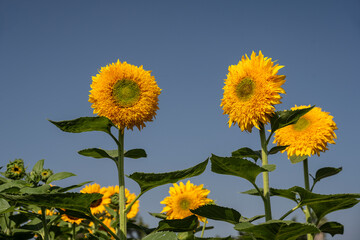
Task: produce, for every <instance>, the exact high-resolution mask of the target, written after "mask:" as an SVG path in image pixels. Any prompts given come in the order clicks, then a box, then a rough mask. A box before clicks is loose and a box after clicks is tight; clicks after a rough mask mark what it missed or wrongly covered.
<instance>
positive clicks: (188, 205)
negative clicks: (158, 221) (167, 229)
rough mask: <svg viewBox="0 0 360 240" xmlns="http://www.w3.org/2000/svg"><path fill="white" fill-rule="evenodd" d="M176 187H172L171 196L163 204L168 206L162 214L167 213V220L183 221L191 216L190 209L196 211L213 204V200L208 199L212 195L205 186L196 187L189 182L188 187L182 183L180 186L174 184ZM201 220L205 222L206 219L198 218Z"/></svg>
mask: <svg viewBox="0 0 360 240" xmlns="http://www.w3.org/2000/svg"><path fill="white" fill-rule="evenodd" d="M173 185H174V187H170V190H169V193H170V196H169V197H166V198H165V199H164V200H163V201H161V202H160V203H161V204H166V206H165V207H164V208H163V210H162V211H161V212H166V215H167V219H183V218H185V217H188V216H190V215H193V213H192V212H190V209H196V208H198V207H200V206H203V205H205V204H208V203H212V202H213V200H211V199H209V198H207V195H208V194H209V193H210V191H209V190H207V189H205V188H203V185H202V184H201V185H199V186H196V185H194V184H192V183H190V181H187V183H186V185H184V184H183V183H182V182H180V184H179V185H177V184H176V183H174V184H173ZM198 218H199V220H200V221H202V222H204V221H205V218H204V217H201V216H198Z"/></svg>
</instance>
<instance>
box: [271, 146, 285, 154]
mask: <svg viewBox="0 0 360 240" xmlns="http://www.w3.org/2000/svg"><path fill="white" fill-rule="evenodd" d="M288 146H289V145H287V146H275V147H273V148H271V149H270V151H269V155H270V154H276V153H278V152H280V151H283V150H285V149H286V148H287V147H288Z"/></svg>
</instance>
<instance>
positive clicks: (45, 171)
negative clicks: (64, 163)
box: [40, 169, 53, 183]
mask: <svg viewBox="0 0 360 240" xmlns="http://www.w3.org/2000/svg"><path fill="white" fill-rule="evenodd" d="M40 175H41V181H43V182H45V183H46V181H47V180H48V179H49V177H50V176H51V175H53V171H52V170H51V169H43V170H42V171H41V174H40Z"/></svg>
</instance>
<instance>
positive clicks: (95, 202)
mask: <svg viewBox="0 0 360 240" xmlns="http://www.w3.org/2000/svg"><path fill="white" fill-rule="evenodd" d="M101 202H102V198H100V199H98V200H96V201H93V202H92V203H91V204H90V207H92V208H96V207H97V206H99V205H100V204H101Z"/></svg>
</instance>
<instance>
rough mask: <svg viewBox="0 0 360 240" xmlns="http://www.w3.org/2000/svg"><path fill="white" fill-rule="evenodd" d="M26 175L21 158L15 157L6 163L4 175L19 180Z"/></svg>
mask: <svg viewBox="0 0 360 240" xmlns="http://www.w3.org/2000/svg"><path fill="white" fill-rule="evenodd" d="M25 175H26V172H25V167H24V161H23V160H22V159H15V160H14V161H12V162H10V163H9V164H7V165H6V172H5V177H7V178H10V179H13V180H19V179H22V178H23V177H24V176H25Z"/></svg>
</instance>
